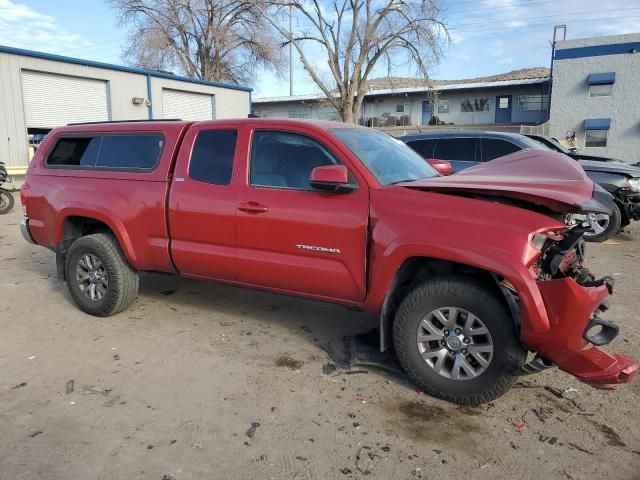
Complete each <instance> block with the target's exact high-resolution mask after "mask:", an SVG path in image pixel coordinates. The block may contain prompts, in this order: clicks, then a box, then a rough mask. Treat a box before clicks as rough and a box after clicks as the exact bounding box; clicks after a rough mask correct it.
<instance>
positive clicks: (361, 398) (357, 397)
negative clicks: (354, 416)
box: [356, 395, 367, 403]
mask: <svg viewBox="0 0 640 480" xmlns="http://www.w3.org/2000/svg"><path fill="white" fill-rule="evenodd" d="M356 402H358V403H367V401H366V400H365V398H364V397H363V396H362V395H356Z"/></svg>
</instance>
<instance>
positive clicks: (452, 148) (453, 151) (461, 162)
mask: <svg viewBox="0 0 640 480" xmlns="http://www.w3.org/2000/svg"><path fill="white" fill-rule="evenodd" d="M433 158H436V159H438V160H446V161H448V162H449V163H451V166H452V167H453V171H454V172H459V171H460V170H464V169H465V168H469V167H472V166H474V165H475V164H477V163H478V162H480V155H479V151H478V139H477V138H468V137H454V138H449V137H448V138H441V139H440V140H438V143H436V146H435V149H434V152H433Z"/></svg>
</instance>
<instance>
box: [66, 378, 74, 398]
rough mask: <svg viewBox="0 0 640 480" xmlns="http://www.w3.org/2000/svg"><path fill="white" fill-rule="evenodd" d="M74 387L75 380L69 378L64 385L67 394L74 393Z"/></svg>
mask: <svg viewBox="0 0 640 480" xmlns="http://www.w3.org/2000/svg"><path fill="white" fill-rule="evenodd" d="M74 387H75V381H74V380H69V381H68V382H67V383H66V384H65V386H64V393H66V394H67V395H69V394H70V393H73V389H74Z"/></svg>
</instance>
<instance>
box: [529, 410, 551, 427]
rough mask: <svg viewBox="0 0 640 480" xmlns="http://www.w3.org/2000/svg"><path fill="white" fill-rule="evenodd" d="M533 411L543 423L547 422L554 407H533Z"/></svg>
mask: <svg viewBox="0 0 640 480" xmlns="http://www.w3.org/2000/svg"><path fill="white" fill-rule="evenodd" d="M532 411H533V413H534V414H535V416H536V417H538V420H540V421H541V422H542V423H545V420H547V418H549V416H550V415H551V414H553V409H552V408H547V407H540V408H537V409H536V408H534V409H532Z"/></svg>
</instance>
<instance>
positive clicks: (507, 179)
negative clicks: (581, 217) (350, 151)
mask: <svg viewBox="0 0 640 480" xmlns="http://www.w3.org/2000/svg"><path fill="white" fill-rule="evenodd" d="M398 185H400V186H402V187H406V188H417V189H421V190H430V191H437V192H441V193H451V194H464V193H471V194H477V195H483V196H490V197H502V198H509V199H514V200H519V201H523V202H526V203H530V204H535V205H539V206H542V207H545V208H547V209H550V210H552V211H554V212H558V213H570V212H575V213H581V212H598V213H607V214H610V213H611V209H612V208H613V197H612V196H611V195H610V194H608V193H607V192H605V191H604V190H603V189H602V188H600V187H598V186H597V185H595V186H594V183H593V182H592V181H591V180H590V179H589V177H588V176H587V174H586V173H585V172H584V170H583V169H582V167H581V166H580V164H579V163H578V162H576V161H575V160H573V159H571V158H570V157H568V156H566V155H564V154H562V153H556V152H549V151H542V150H521V151H519V152H516V153H512V154H510V155H506V156H504V157H500V158H496V159H495V160H492V161H490V162H486V163H481V164H479V165H476V166H474V167H471V168H467V169H466V170H462V171H461V172H459V173H456V174H455V175H451V176H448V177H434V178H427V179H424V180H416V181H413V182H403V183H399V184H398Z"/></svg>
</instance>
